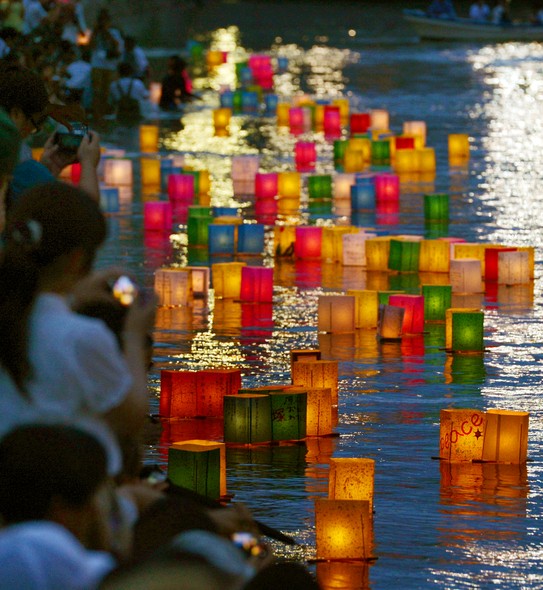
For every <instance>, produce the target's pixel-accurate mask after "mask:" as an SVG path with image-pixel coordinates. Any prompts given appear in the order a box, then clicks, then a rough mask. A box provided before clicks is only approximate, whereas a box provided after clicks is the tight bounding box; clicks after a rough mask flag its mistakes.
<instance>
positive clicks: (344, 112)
mask: <svg viewBox="0 0 543 590" xmlns="http://www.w3.org/2000/svg"><path fill="white" fill-rule="evenodd" d="M332 104H333V105H334V106H336V107H339V118H340V121H341V125H342V126H343V127H345V126H346V125H347V123H348V122H349V109H350V105H349V99H347V98H335V99H334V100H333V101H332Z"/></svg>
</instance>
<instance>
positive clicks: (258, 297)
mask: <svg viewBox="0 0 543 590" xmlns="http://www.w3.org/2000/svg"><path fill="white" fill-rule="evenodd" d="M240 299H241V301H247V302H255V303H257V302H258V303H268V302H269V303H271V302H272V301H273V268H264V267H260V266H244V267H243V268H242V269H241V290H240Z"/></svg>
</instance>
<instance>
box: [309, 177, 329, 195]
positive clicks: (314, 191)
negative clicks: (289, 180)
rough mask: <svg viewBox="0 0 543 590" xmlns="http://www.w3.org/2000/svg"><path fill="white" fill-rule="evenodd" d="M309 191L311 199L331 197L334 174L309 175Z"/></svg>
mask: <svg viewBox="0 0 543 590" xmlns="http://www.w3.org/2000/svg"><path fill="white" fill-rule="evenodd" d="M307 191H308V195H309V198H310V199H331V198H332V176H331V175H330V174H323V175H313V176H308V178H307Z"/></svg>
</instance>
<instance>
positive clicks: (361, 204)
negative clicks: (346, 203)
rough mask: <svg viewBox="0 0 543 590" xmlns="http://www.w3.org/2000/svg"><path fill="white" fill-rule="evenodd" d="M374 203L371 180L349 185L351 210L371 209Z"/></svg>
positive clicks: (373, 188)
mask: <svg viewBox="0 0 543 590" xmlns="http://www.w3.org/2000/svg"><path fill="white" fill-rule="evenodd" d="M375 205H376V200H375V185H374V183H373V182H372V181H371V180H370V181H369V182H364V183H358V182H357V183H356V184H353V185H352V186H351V211H364V210H368V209H369V210H373V209H375Z"/></svg>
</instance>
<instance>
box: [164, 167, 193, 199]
mask: <svg viewBox="0 0 543 590" xmlns="http://www.w3.org/2000/svg"><path fill="white" fill-rule="evenodd" d="M195 183H196V178H195V176H194V175H193V174H170V175H169V176H168V198H169V199H170V201H174V202H175V201H182V202H188V203H189V202H190V203H192V201H193V199H194V196H195V192H196V191H195Z"/></svg>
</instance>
